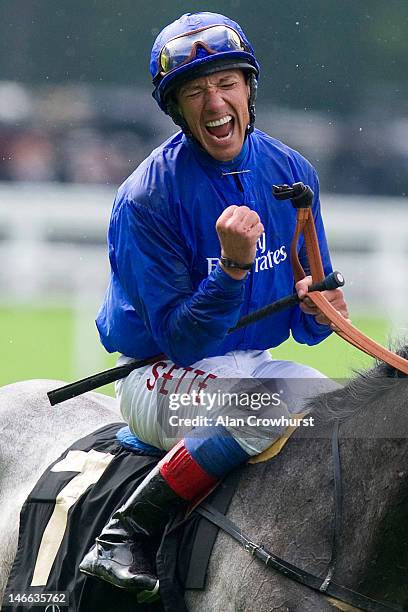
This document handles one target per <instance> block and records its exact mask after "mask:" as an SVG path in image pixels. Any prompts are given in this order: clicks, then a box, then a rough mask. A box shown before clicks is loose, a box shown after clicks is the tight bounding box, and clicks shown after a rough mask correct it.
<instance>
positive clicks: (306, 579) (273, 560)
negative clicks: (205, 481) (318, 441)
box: [194, 422, 403, 612]
mask: <svg viewBox="0 0 408 612" xmlns="http://www.w3.org/2000/svg"><path fill="white" fill-rule="evenodd" d="M338 433H339V425H338V422H336V424H335V426H334V429H333V434H332V459H333V476H334V528H333V537H332V550H331V556H330V561H329V566H328V569H327V572H326V577H325V578H324V579H322V578H319V577H318V576H315V575H314V574H312V573H311V572H307V571H305V570H302V569H301V568H299V567H297V566H296V565H293V564H292V563H289V562H288V561H285V560H284V559H281V558H280V557H278V556H276V555H275V554H273V553H272V552H270V551H269V550H267V549H266V548H265V547H264V546H263V545H262V544H257V543H256V542H254V541H253V540H252V539H251V538H250V537H249V536H248V535H246V534H245V533H244V532H243V531H242V529H241V527H239V526H238V525H236V524H235V523H233V522H232V521H231V520H230V519H228V518H227V517H226V516H225V515H224V514H222V513H221V512H219V511H218V510H216V508H214V507H213V506H212V505H211V504H208V503H205V502H204V503H201V504H200V505H199V506H198V507H197V508H195V510H194V511H195V512H197V513H198V514H200V515H201V516H203V517H204V518H205V519H207V521H209V522H210V523H213V524H214V525H216V526H217V527H219V528H220V529H222V530H223V531H225V532H226V533H228V534H229V535H230V536H231V537H232V538H234V540H236V541H237V542H238V543H239V544H241V545H242V546H243V548H244V549H245V550H246V551H247V552H249V553H250V554H251V555H253V556H254V557H256V558H257V559H259V560H260V561H262V562H263V563H264V564H265V565H266V566H267V567H270V568H271V569H274V570H276V571H278V572H279V573H280V574H283V575H284V576H286V578H290V579H291V580H294V581H295V582H298V583H300V584H302V585H304V586H306V587H308V588H310V589H312V590H314V591H318V592H320V593H322V594H323V595H327V596H329V597H332V598H333V599H336V600H338V601H342V602H343V603H346V604H348V605H351V606H353V607H355V608H358V609H359V610H363V611H364V612H403V608H402V607H401V606H399V605H398V604H391V603H387V602H382V601H378V600H376V599H371V598H370V597H367V596H366V595H363V594H362V593H358V592H357V591H353V590H352V589H348V588H346V587H344V586H343V585H341V584H337V583H336V582H334V581H333V580H332V577H333V574H334V570H335V565H336V560H337V552H338V548H339V543H340V536H341V525H342V505H343V495H342V482H341V465H340V450H339V437H338Z"/></svg>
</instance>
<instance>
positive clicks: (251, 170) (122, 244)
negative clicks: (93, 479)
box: [80, 12, 348, 593]
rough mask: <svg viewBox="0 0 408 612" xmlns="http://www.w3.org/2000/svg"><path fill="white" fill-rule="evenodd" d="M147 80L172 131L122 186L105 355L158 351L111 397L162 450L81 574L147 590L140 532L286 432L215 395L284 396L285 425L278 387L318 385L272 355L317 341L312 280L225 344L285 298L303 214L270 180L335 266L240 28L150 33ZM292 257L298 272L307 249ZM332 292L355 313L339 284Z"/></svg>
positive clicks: (303, 171)
mask: <svg viewBox="0 0 408 612" xmlns="http://www.w3.org/2000/svg"><path fill="white" fill-rule="evenodd" d="M150 72H151V75H152V78H153V85H154V92H153V97H154V99H155V100H156V102H157V103H158V105H159V107H160V108H161V109H162V110H163V111H164V112H165V113H167V114H168V115H170V117H171V118H172V119H173V121H174V122H175V123H176V124H177V125H178V126H179V127H180V128H181V131H179V132H177V133H176V134H175V135H173V136H172V137H170V138H169V139H168V140H167V141H166V142H164V143H163V144H162V145H161V146H160V147H158V148H157V149H155V150H154V151H153V152H152V153H151V155H150V156H149V157H148V158H147V159H146V160H145V161H144V162H143V163H142V164H141V165H140V166H139V167H138V168H137V169H136V170H135V172H134V173H133V174H132V175H131V176H130V177H129V178H128V179H127V180H126V181H125V182H124V183H123V185H122V186H121V187H120V188H119V191H118V194H117V197H116V199H115V203H114V206H113V211H112V215H111V220H110V226H109V234H108V241H109V258H110V264H111V280H110V284H109V287H108V289H107V292H106V295H105V299H104V302H103V304H102V306H101V309H100V311H99V313H98V317H97V326H98V330H99V333H100V337H101V341H102V343H103V345H104V347H105V348H106V349H107V350H108V351H109V352H114V351H118V352H119V353H121V357H120V359H119V364H122V363H126V362H127V361H129V360H131V359H134V358H140V359H142V358H143V359H144V358H150V357H152V356H155V355H158V354H159V357H157V358H156V359H155V360H154V359H153V360H152V363H150V364H149V365H147V366H144V367H142V368H139V369H136V370H134V371H133V372H132V373H131V374H130V375H129V376H127V378H125V379H122V380H121V381H119V382H118V383H117V394H118V397H119V399H120V405H121V411H122V415H123V417H124V419H125V420H126V421H127V422H128V423H129V426H130V429H131V431H132V432H133V433H134V434H135V435H136V436H137V437H138V438H140V439H141V440H142V441H143V442H145V443H148V444H151V445H153V446H155V447H158V448H160V449H162V450H163V451H167V454H166V455H165V456H164V458H163V459H162V460H161V461H160V462H159V464H158V465H157V467H156V468H155V469H154V470H153V471H152V472H151V473H150V474H149V475H148V477H147V478H146V479H145V480H144V481H143V482H142V483H141V484H140V486H139V487H138V488H137V489H136V491H134V492H133V493H132V494H131V495H130V497H129V499H128V500H127V501H126V503H125V504H124V505H123V506H122V507H121V508H119V509H118V510H117V511H116V512H115V513H114V515H113V516H112V518H111V520H110V521H109V523H108V524H107V525H106V527H105V528H104V530H103V532H102V534H101V535H100V536H99V537H98V538H97V540H96V545H95V546H94V547H93V548H92V549H91V551H90V552H89V553H88V554H87V555H86V556H85V558H84V560H83V561H82V563H81V566H80V569H81V571H83V572H85V573H86V574H88V575H91V576H95V577H98V578H101V579H104V580H106V581H108V582H110V583H112V584H114V585H116V586H118V587H121V588H125V589H129V590H133V591H136V592H138V591H151V592H152V593H153V592H155V590H157V588H158V580H157V577H156V570H155V565H154V560H153V559H152V558H151V554H150V553H149V537H150V536H151V535H154V534H158V533H160V530H161V529H162V528H163V526H164V524H165V523H166V521H167V520H168V517H169V515H170V513H172V512H173V511H175V510H176V509H179V510H180V509H183V508H187V507H188V506H191V505H193V504H194V503H197V501H199V500H201V499H203V498H204V497H205V496H206V495H207V494H208V493H209V492H210V491H211V490H212V489H213V488H214V486H216V484H217V482H219V480H220V479H221V478H223V477H224V476H225V475H226V474H227V473H228V472H229V471H231V470H232V469H234V468H235V467H236V466H238V465H240V464H242V463H244V462H246V461H247V460H248V458H249V457H251V456H254V455H257V454H259V453H260V452H262V451H263V450H264V449H266V448H267V447H268V446H270V445H271V444H272V442H273V441H274V440H275V439H277V438H278V437H279V436H280V435H281V434H282V432H283V431H284V427H279V426H278V427H272V426H269V425H268V424H265V423H267V419H260V421H261V422H260V424H257V426H256V427H255V428H254V426H253V423H254V421H252V422H250V420H249V418H246V417H247V416H248V414H249V413H251V410H252V408H253V407H251V406H248V405H245V406H243V405H241V404H239V405H236V406H235V407H234V411H233V413H232V414H233V417H234V418H226V417H225V418H222V419H221V420H219V419H218V417H217V419H215V418H213V417H214V415H215V414H217V415H218V416H219V415H220V414H221V416H222V414H223V412H222V411H223V410H224V409H225V407H226V403H225V402H224V401H223V400H222V399H221V400H220V401H219V402H218V404H217V407H216V408H215V407H214V402H213V400H212V399H211V398H210V392H212V393H213V396H214V395H216V393H218V395H217V397H218V399H219V398H220V397H221V396H220V394H219V391H220V389H221V390H222V391H225V390H227V391H231V390H232V389H234V390H237V389H238V390H239V392H240V393H244V392H246V393H247V394H248V393H249V396H250V398H252V399H253V398H254V397H255V395H256V396H257V397H258V399H259V392H260V391H262V392H268V393H269V396H271V397H272V396H275V399H276V393H272V394H271V391H272V390H275V391H276V389H279V390H281V389H285V391H286V392H287V393H286V395H285V397H284V398H283V401H282V402H280V401H278V402H274V401H271V402H270V404H269V405H268V406H267V407H266V408H265V409H264V411H263V413H262V414H263V415H267V416H268V417H269V416H271V415H272V416H279V417H285V416H287V415H288V414H289V410H290V411H293V410H295V409H297V408H298V407H299V404H296V401H295V399H294V396H295V394H292V395H291V389H292V386H291V384H289V383H288V382H287V383H286V387H285V384H284V381H285V380H286V381H288V380H289V379H291V380H292V381H293V380H295V379H296V380H304V379H307V380H308V381H309V382H308V383H307V386H306V388H305V393H304V394H305V395H307V394H309V395H310V394H311V385H313V381H318V380H320V381H322V379H323V378H324V377H323V374H321V373H320V372H318V371H317V370H314V369H313V368H310V367H307V366H304V365H301V364H298V363H294V362H290V361H279V360H274V359H273V358H272V357H271V355H270V354H269V352H268V349H269V348H271V347H276V346H278V345H280V344H281V343H282V342H283V341H285V340H286V339H287V338H288V337H289V335H290V334H292V336H293V337H294V338H295V340H296V341H298V342H300V343H304V344H308V345H314V344H317V343H319V342H321V341H322V340H324V339H325V338H326V337H327V336H328V335H329V334H330V333H331V328H330V325H329V322H328V320H327V319H326V318H325V317H324V315H323V314H322V313H321V312H320V311H319V310H318V309H317V308H316V307H315V306H314V305H313V304H312V303H311V302H310V301H309V300H308V298H307V297H306V298H305V295H306V293H307V290H308V287H309V286H310V284H311V282H312V279H311V277H310V276H307V277H306V278H304V279H303V280H301V281H299V282H298V283H296V285H295V290H296V291H297V293H298V295H299V297H300V298H302V301H301V303H300V305H297V306H294V307H292V308H290V309H288V310H286V311H284V312H281V313H279V314H276V315H275V316H274V317H273V318H271V319H264V320H262V321H259V322H257V323H256V324H253V325H251V326H250V327H248V328H246V329H241V330H237V331H235V332H233V333H230V334H228V330H229V329H230V328H232V327H234V326H235V324H236V323H237V321H238V319H239V318H240V316H242V315H244V314H247V313H248V312H250V311H252V310H255V309H257V308H260V307H262V306H264V305H265V304H267V303H270V302H272V301H274V300H276V299H278V298H280V297H282V296H284V295H287V294H289V293H291V292H292V291H293V288H294V277H293V272H292V269H291V266H290V261H289V256H288V250H289V246H290V242H291V239H292V235H293V232H294V227H295V214H296V213H295V211H294V209H293V208H292V207H291V205H290V204H288V203H287V202H280V201H277V200H274V198H273V197H272V191H271V190H272V186H273V185H274V184H278V183H287V184H292V183H294V182H298V181H302V182H304V183H306V184H308V185H310V186H311V187H312V189H313V191H314V201H313V204H312V209H313V213H314V219H315V224H316V230H317V235H318V240H319V244H320V249H321V253H322V261H323V267H324V271H325V273H326V274H328V273H330V272H331V271H332V268H331V264H330V258H329V251H328V247H327V242H326V238H325V233H324V227H323V222H322V218H321V214H320V203H319V186H318V178H317V175H316V172H315V170H314V168H313V167H312V166H311V165H310V163H309V162H308V161H306V160H305V159H304V158H303V157H302V156H301V155H300V154H299V153H297V152H296V151H294V150H292V149H290V148H289V147H287V146H286V145H284V144H282V143H281V142H279V141H278V140H276V139H274V138H272V137H271V136H269V135H267V134H265V133H263V132H261V131H260V130H257V129H255V128H254V122H255V97H256V91H257V82H258V77H259V65H258V62H257V60H256V57H255V55H254V50H253V47H252V45H251V44H250V42H249V41H248V39H247V37H246V36H245V34H244V32H243V31H242V29H241V27H240V26H239V25H238V24H237V23H236V22H235V21H232V20H231V19H229V18H227V17H225V16H223V15H219V14H215V13H210V12H202V13H196V14H192V13H187V14H185V15H182V16H181V17H180V18H179V19H177V20H176V21H175V22H173V23H171V24H170V25H168V26H167V27H166V28H164V29H163V31H162V32H160V34H159V35H158V36H157V39H156V41H155V43H154V45H153V49H152V53H151V62H150ZM299 257H300V259H301V261H302V263H303V265H304V267H306V268H307V261H306V256H305V249H304V247H303V243H302V242H300V249H299ZM325 296H326V297H327V299H328V300H329V301H330V302H331V303H332V304H333V305H334V306H335V308H336V309H337V310H338V311H339V312H340V313H341V314H342V315H343V316H344V317H347V316H348V314H347V306H346V303H345V301H344V297H343V293H342V291H341V290H340V289H335V290H331V291H326V292H325ZM268 380H279V385H278V386H277V387H276V384H275V386H274V385H272V384H271V385H269V383H268ZM194 391H195V395H194V393H193V392H194ZM183 396H187V401H186V397H184V399H183ZM231 396H232V394H231ZM231 396H230V400H229V402H227V404H228V409H229V410H230V409H231ZM237 396H238V394H237ZM222 397H224V396H222ZM197 398H199V401H198V400H197ZM194 400H197V401H194ZM258 408H259V406H258ZM211 409H213V413H212V414H211ZM217 410H218V411H217ZM198 415H200V418H198ZM252 416H253V415H252ZM235 417H237V418H235ZM241 417H242V418H241ZM251 423H252V424H251Z"/></svg>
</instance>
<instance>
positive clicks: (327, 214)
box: [0, 183, 408, 372]
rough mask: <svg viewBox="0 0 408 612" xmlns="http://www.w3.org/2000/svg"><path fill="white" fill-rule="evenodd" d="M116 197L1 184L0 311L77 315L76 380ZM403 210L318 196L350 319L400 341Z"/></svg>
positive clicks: (404, 287) (393, 202)
mask: <svg viewBox="0 0 408 612" xmlns="http://www.w3.org/2000/svg"><path fill="white" fill-rule="evenodd" d="M113 197H114V189H113V188H111V187H99V186H98V187H95V186H92V187H88V186H78V185H75V186H71V185H69V186H63V185H54V184H52V185H48V184H41V185H40V184H18V185H14V184H5V183H3V184H0V261H1V266H0V303H2V304H4V305H5V304H7V305H10V304H11V305H14V304H16V305H17V304H18V305H21V304H28V305H31V304H42V305H49V304H56V305H66V306H70V307H72V308H74V309H75V312H76V317H75V320H76V330H75V334H74V335H75V339H74V340H75V346H76V350H75V356H74V358H75V363H76V370H77V371H78V372H83V371H86V369H87V368H86V366H85V364H86V363H87V364H88V367H89V363H90V362H92V359H90V357H91V356H90V354H89V351H90V350H91V349H90V347H92V346H95V345H97V336H96V332H95V330H94V328H93V325H92V324H90V322H92V321H93V319H94V316H95V312H96V310H97V308H98V304H99V302H100V300H101V298H102V295H103V292H104V289H105V286H106V283H107V279H108V274H109V269H108V261H107V255H106V247H105V235H106V229H107V225H108V219H109V213H110V209H111V206H112V200H113ZM406 204H407V200H406V198H401V199H399V198H371V197H357V196H342V195H335V196H334V195H326V196H325V195H323V196H322V207H323V214H324V219H325V225H326V230H327V235H328V239H329V244H330V246H331V253H332V260H333V265H334V267H335V268H337V269H339V270H340V271H341V272H343V274H344V276H345V277H346V289H345V291H346V295H347V299H348V302H349V304H350V306H351V311H352V314H356V313H361V314H371V315H380V316H383V317H386V318H387V319H389V320H390V321H391V322H392V324H393V334H398V335H399V336H403V335H404V334H406V333H407V329H408V315H407V303H408V282H407V270H408V240H407V236H408V209H407V205H406ZM85 346H86V347H87V350H86V351H85V350H84V347H85ZM96 354H97V351H95V355H94V357H95V356H96ZM98 354H99V355H100V353H98ZM95 359H96V357H95ZM98 359H99V360H100V356H99V358H98ZM93 363H94V364H95V361H93ZM95 365H96V364H95Z"/></svg>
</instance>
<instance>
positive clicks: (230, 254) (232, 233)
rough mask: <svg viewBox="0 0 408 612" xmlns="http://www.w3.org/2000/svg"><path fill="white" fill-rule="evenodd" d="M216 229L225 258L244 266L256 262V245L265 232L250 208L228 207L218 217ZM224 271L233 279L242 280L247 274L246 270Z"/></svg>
mask: <svg viewBox="0 0 408 612" xmlns="http://www.w3.org/2000/svg"><path fill="white" fill-rule="evenodd" d="M215 229H216V230H217V234H218V238H219V241H220V245H221V255H222V256H223V257H227V258H228V259H232V260H233V261H236V262H237V263H242V264H248V263H252V262H253V261H254V259H255V254H256V243H257V241H258V239H259V238H260V236H262V234H263V231H264V226H263V225H262V223H261V220H260V218H259V215H258V213H256V212H255V211H254V210H251V209H250V208H248V206H235V205H233V206H228V208H226V209H225V210H224V211H223V212H222V214H221V215H220V216H219V217H218V219H217V223H216V225H215ZM221 265H222V264H221ZM223 269H224V270H225V272H226V273H227V274H229V275H230V276H232V278H237V279H241V278H244V277H245V276H246V274H247V273H246V271H245V270H235V269H231V268H223Z"/></svg>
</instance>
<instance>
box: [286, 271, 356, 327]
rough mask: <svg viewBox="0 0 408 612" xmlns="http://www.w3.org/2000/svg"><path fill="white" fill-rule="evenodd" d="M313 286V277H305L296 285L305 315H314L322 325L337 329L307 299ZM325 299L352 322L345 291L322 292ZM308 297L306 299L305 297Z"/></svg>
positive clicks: (331, 290)
mask: <svg viewBox="0 0 408 612" xmlns="http://www.w3.org/2000/svg"><path fill="white" fill-rule="evenodd" d="M312 284H313V281H312V277H311V276H305V278H302V280H300V281H298V282H297V283H296V285H295V289H296V292H297V294H298V297H299V299H300V300H301V302H300V304H299V306H300V309H301V310H302V311H303V312H304V313H305V314H310V315H313V316H314V317H315V319H316V321H317V323H320V325H330V326H331V327H332V329H336V326H335V325H332V324H331V323H330V321H329V320H328V319H327V318H326V317H325V315H324V314H323V313H322V312H321V310H320V309H319V308H318V307H317V306H315V305H314V304H313V302H312V301H311V300H310V299H309V298H308V297H307V292H308V290H309V287H310V286H311V285H312ZM322 294H323V295H324V297H325V298H326V299H327V300H328V301H329V302H330V303H331V305H332V306H334V308H335V309H336V310H337V312H338V313H339V314H341V316H342V317H344V318H345V319H347V321H350V319H349V318H348V316H349V313H348V308H347V304H346V301H345V299H344V295H343V291H342V290H341V289H330V290H329V291H322ZM305 296H306V297H305Z"/></svg>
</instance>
